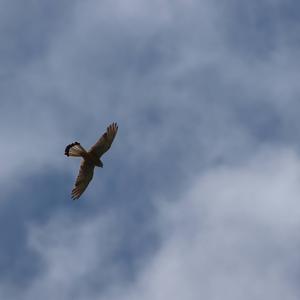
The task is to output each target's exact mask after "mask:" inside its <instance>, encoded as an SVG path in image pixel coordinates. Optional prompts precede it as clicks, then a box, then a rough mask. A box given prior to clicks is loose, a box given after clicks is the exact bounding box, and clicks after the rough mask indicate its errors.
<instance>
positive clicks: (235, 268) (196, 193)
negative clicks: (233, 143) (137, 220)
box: [6, 149, 300, 300]
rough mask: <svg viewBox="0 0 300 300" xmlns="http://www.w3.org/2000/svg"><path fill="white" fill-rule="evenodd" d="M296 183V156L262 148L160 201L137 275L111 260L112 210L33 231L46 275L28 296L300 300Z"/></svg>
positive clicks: (116, 235) (299, 172) (61, 219)
mask: <svg viewBox="0 0 300 300" xmlns="http://www.w3.org/2000/svg"><path fill="white" fill-rule="evenodd" d="M299 177H300V160H299V157H298V156H297V155H296V154H295V153H294V151H291V150H289V149H281V150H278V151H273V150H272V149H265V150H262V151H261V152H259V153H258V154H257V155H256V156H255V157H253V158H252V159H251V160H249V161H247V162H244V163H242V164H240V165H237V166H231V165H223V166H219V167H216V168H214V169H211V170H209V171H207V172H206V173H205V174H201V175H199V176H196V177H195V179H194V181H193V182H192V183H191V184H190V186H189V187H188V188H187V189H186V190H184V191H182V193H181V195H180V196H178V198H177V199H170V198H169V197H168V196H167V195H165V197H164V198H161V196H160V197H158V198H157V199H156V205H157V206H156V209H157V210H156V212H157V213H156V217H155V218H154V219H153V220H152V225H151V226H154V227H155V229H156V231H157V233H158V235H159V243H158V245H159V246H158V247H156V248H154V249H153V251H151V255H150V256H149V255H146V256H144V255H139V256H138V257H136V258H135V259H134V260H133V261H138V263H137V264H136V268H135V269H133V270H132V271H133V273H132V275H131V276H130V275H129V274H130V273H127V272H124V265H122V263H121V261H120V260H118V259H116V256H115V255H116V250H117V249H118V247H119V246H120V245H121V244H122V243H121V244H120V241H121V240H122V231H121V230H120V227H119V226H120V223H119V221H118V218H117V216H116V215H115V212H113V211H112V212H111V213H109V214H107V215H103V214H101V213H100V214H97V215H95V216H94V217H93V218H92V219H86V220H85V221H84V222H82V221H81V222H79V223H77V224H76V223H74V222H73V221H72V220H71V219H70V216H68V215H67V216H66V215H63V214H59V215H58V216H57V217H55V218H53V219H51V220H50V221H49V222H48V223H47V224H44V225H42V226H39V227H37V226H35V225H34V224H32V225H30V230H29V239H28V243H29V244H28V246H29V247H30V249H31V250H32V251H35V252H36V253H38V255H39V257H40V259H41V260H42V261H43V265H44V269H43V271H42V273H40V275H39V276H38V277H37V278H36V279H35V281H34V282H32V284H31V285H30V286H28V288H27V289H25V292H24V290H23V291H22V293H23V297H22V299H32V297H37V296H41V295H43V297H44V298H45V297H46V298H45V299H53V298H57V299H59V298H61V299H111V300H114V299H141V298H142V299H166V298H172V299H183V298H185V299H199V297H203V298H207V299H220V298H223V299H241V298H243V299H282V297H284V298H285V299H297V297H298V296H299V295H298V294H299V291H298V288H297V280H296V277H294V276H295V275H296V274H297V272H298V252H299V247H298V244H299V239H298V231H299V227H300V221H299V220H300V216H299V209H297V207H298V206H299V205H298V194H299V192H300V191H299V185H298V181H299ZM137 232H138V231H137ZM127 234H128V233H127ZM131 234H132V235H134V234H135V231H134V230H133V232H131ZM137 247H138V246H137ZM130 278H131V279H130ZM16 290H17V289H16ZM14 292H16V291H14ZM47 297H48V298H47ZM6 299H9V298H8V297H7V295H6Z"/></svg>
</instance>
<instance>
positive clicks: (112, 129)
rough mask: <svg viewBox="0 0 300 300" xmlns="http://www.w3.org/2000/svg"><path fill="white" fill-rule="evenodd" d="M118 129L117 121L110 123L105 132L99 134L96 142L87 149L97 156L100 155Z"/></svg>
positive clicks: (107, 147)
mask: <svg viewBox="0 0 300 300" xmlns="http://www.w3.org/2000/svg"><path fill="white" fill-rule="evenodd" d="M117 131H118V125H117V123H112V124H110V125H109V126H108V127H107V129H106V132H105V133H104V134H103V135H102V136H101V138H100V139H99V140H98V141H97V143H96V144H95V145H94V146H92V147H91V149H89V153H92V154H94V155H96V156H98V157H101V156H102V155H103V154H104V153H105V152H106V151H107V150H108V149H109V148H110V146H111V144H112V142H113V140H114V138H115V136H116V134H117Z"/></svg>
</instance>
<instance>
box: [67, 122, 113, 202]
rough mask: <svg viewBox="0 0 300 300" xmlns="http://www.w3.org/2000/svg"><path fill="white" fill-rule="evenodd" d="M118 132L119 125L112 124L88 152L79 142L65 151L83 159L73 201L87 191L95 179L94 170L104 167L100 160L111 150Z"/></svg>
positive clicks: (68, 154)
mask: <svg viewBox="0 0 300 300" xmlns="http://www.w3.org/2000/svg"><path fill="white" fill-rule="evenodd" d="M117 131H118V125H117V123H112V124H110V125H109V126H108V127H107V129H106V132H105V133H104V134H103V135H102V136H101V137H100V139H99V140H98V141H97V142H96V144H95V145H93V146H92V147H91V148H90V149H89V150H88V151H86V150H85V149H84V148H83V147H82V146H81V145H80V143H78V142H74V143H72V144H69V145H68V146H67V147H66V149H65V155H67V156H78V157H82V158H83V160H82V162H81V165H80V169H79V173H78V176H77V179H76V181H75V185H74V188H73V189H72V194H71V195H72V199H73V200H76V199H78V198H79V197H80V196H81V195H82V193H83V192H84V191H85V189H86V188H87V186H88V185H89V183H90V181H91V180H92V178H93V174H94V168H95V166H97V167H101V168H102V167H103V163H102V161H101V160H100V158H101V156H102V155H103V154H104V153H105V152H106V151H107V150H108V149H109V148H110V146H111V144H112V142H113V140H114V138H115V136H116V134H117Z"/></svg>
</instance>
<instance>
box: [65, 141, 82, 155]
mask: <svg viewBox="0 0 300 300" xmlns="http://www.w3.org/2000/svg"><path fill="white" fill-rule="evenodd" d="M86 153H87V152H86V150H85V149H84V148H83V147H82V146H81V145H80V144H79V143H78V142H75V143H72V144H69V145H68V146H67V147H66V149H65V155H67V156H82V157H84V156H85V154H86Z"/></svg>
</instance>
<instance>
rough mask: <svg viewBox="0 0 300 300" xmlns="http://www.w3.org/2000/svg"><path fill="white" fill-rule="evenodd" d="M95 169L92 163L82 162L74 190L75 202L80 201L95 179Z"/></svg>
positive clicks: (73, 197)
mask: <svg viewBox="0 0 300 300" xmlns="http://www.w3.org/2000/svg"><path fill="white" fill-rule="evenodd" d="M94 168H95V165H94V164H93V163H92V162H91V161H89V160H85V159H84V160H83V161H82V163H81V165H80V169H79V174H78V176H77V179H76V182H75V186H74V188H73V190H72V199H73V200H76V199H78V198H79V197H80V196H81V195H82V193H83V192H84V191H85V189H86V188H87V186H88V185H89V183H90V181H91V180H92V178H93V174H94Z"/></svg>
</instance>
